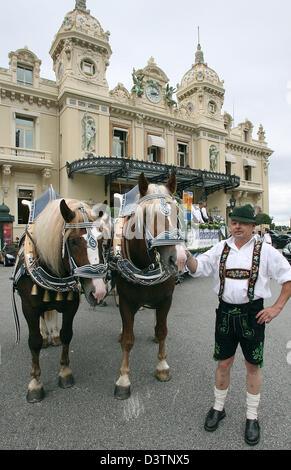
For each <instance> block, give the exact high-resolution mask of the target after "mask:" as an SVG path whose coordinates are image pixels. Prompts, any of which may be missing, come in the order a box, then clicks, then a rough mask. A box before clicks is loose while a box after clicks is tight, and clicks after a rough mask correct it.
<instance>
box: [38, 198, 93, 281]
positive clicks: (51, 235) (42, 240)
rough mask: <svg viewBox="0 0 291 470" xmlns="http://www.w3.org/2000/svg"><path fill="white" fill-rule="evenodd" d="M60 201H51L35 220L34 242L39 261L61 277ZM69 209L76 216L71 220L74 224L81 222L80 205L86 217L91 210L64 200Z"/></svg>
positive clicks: (74, 202)
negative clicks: (74, 212)
mask: <svg viewBox="0 0 291 470" xmlns="http://www.w3.org/2000/svg"><path fill="white" fill-rule="evenodd" d="M60 201H61V199H56V200H54V201H51V202H50V203H49V204H48V205H47V206H46V207H45V208H44V210H43V211H42V212H41V213H40V215H39V217H38V218H37V219H36V222H35V227H34V241H35V243H36V248H37V253H38V256H39V257H40V260H41V261H42V262H44V263H45V264H46V265H47V266H48V268H50V270H51V271H52V273H53V274H55V275H57V276H61V275H63V265H62V230H63V226H64V219H63V216H62V214H61V211H60ZM65 201H66V204H67V205H68V207H69V208H70V209H72V210H73V211H76V216H75V218H74V219H73V220H72V222H74V223H78V222H81V221H83V216H82V213H81V211H78V210H76V209H78V208H79V207H80V206H81V205H82V206H83V207H84V208H85V210H86V212H87V214H88V216H91V209H90V207H89V206H87V205H86V204H85V203H83V202H82V203H81V202H80V201H77V200H76V199H65Z"/></svg>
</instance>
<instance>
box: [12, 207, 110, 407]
mask: <svg viewBox="0 0 291 470" xmlns="http://www.w3.org/2000/svg"><path fill="white" fill-rule="evenodd" d="M99 208H100V206H99V205H97V206H95V207H94V208H93V209H91V208H90V207H89V206H87V205H86V204H84V203H82V202H80V201H77V200H74V199H66V200H65V199H57V200H53V201H51V202H49V203H48V204H47V206H46V207H45V208H44V209H43V210H42V212H41V213H40V215H39V216H38V217H37V218H36V221H35V223H33V224H31V225H28V226H27V229H26V232H25V236H24V237H23V240H22V242H21V245H20V249H19V252H18V257H17V260H16V263H15V269H14V273H13V296H12V298H13V308H14V315H15V320H16V327H17V320H18V314H17V308H16V303H15V300H14V291H18V294H19V295H20V298H21V303H22V311H23V314H24V317H25V319H26V322H27V325H28V330H29V338H28V345H29V348H30V351H31V355H32V369H31V373H30V375H31V380H30V382H29V385H28V392H27V397H26V398H27V401H28V402H30V403H34V402H38V401H41V400H42V399H43V398H44V388H43V384H42V383H41V380H40V376H41V369H40V364H39V355H40V350H41V347H42V344H43V338H42V335H41V333H40V317H41V316H42V317H43V316H44V313H45V312H46V311H51V310H56V311H58V312H61V313H62V327H61V330H60V339H61V343H62V354H61V359H60V364H61V370H60V372H59V386H60V387H62V388H67V387H71V386H72V385H73V384H74V379H73V375H72V371H71V369H70V367H69V363H70V360H69V345H70V341H71V339H72V336H73V330H72V326H73V319H74V316H75V314H76V312H77V310H78V307H79V300H80V283H81V285H82V288H83V291H84V293H85V297H86V299H87V301H88V302H89V304H90V305H92V306H95V305H97V303H98V302H100V301H102V299H103V298H104V296H105V295H106V289H105V283H104V278H105V276H106V273H107V268H108V266H107V255H109V245H110V242H111V231H110V230H111V228H110V222H111V219H110V217H108V215H107V214H104V212H103V211H101V212H100V210H99ZM18 334H19V331H18Z"/></svg>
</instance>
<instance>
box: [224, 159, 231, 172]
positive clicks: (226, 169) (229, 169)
mask: <svg viewBox="0 0 291 470" xmlns="http://www.w3.org/2000/svg"><path fill="white" fill-rule="evenodd" d="M225 173H226V174H227V175H231V162H225Z"/></svg>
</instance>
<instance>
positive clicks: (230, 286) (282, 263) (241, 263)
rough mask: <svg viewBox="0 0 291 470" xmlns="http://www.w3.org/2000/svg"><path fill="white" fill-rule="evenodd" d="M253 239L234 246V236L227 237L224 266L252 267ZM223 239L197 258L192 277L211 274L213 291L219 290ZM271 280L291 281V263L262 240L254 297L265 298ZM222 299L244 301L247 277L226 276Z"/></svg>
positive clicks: (241, 302)
mask: <svg viewBox="0 0 291 470" xmlns="http://www.w3.org/2000/svg"><path fill="white" fill-rule="evenodd" d="M254 243H255V238H254V237H252V238H251V240H250V241H248V242H247V243H246V244H245V245H243V246H242V247H241V248H240V249H239V248H237V247H236V245H235V243H234V238H233V237H231V238H229V239H228V240H227V244H228V245H229V247H230V248H231V250H230V252H229V255H228V257H227V260H226V266H225V267H226V269H234V268H238V269H249V270H250V269H251V264H252V256H253V249H254ZM224 244H225V240H222V241H221V242H219V243H217V244H216V245H215V246H214V247H213V248H211V249H210V250H208V251H206V253H203V254H202V255H199V256H198V258H197V262H198V266H197V271H196V272H195V273H194V274H191V273H189V274H190V275H191V276H192V277H200V276H203V277H208V276H211V275H212V276H213V290H214V292H215V293H216V294H218V293H219V288H220V278H219V263H220V257H221V254H222V251H223V248H224ZM271 278H272V279H274V280H275V281H276V282H278V284H284V283H285V282H287V281H291V266H290V265H289V263H288V261H287V260H286V259H285V258H284V256H283V255H282V254H281V253H280V252H279V251H277V250H276V249H275V248H274V247H272V246H271V245H269V244H268V243H263V245H262V249H261V258H260V265H259V274H258V278H257V282H256V284H255V291H254V300H256V299H259V298H263V299H267V298H269V297H271V296H272V293H271V290H270V286H269V281H270V279H271ZM222 300H224V301H225V302H227V303H230V304H245V303H247V302H249V298H248V279H229V278H225V285H224V292H223V295H222Z"/></svg>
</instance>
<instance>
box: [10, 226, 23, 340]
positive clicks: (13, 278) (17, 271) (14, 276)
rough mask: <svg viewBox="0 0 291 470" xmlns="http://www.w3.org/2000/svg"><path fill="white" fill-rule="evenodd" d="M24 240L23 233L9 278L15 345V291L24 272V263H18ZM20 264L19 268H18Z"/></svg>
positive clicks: (17, 336) (16, 312)
mask: <svg viewBox="0 0 291 470" xmlns="http://www.w3.org/2000/svg"><path fill="white" fill-rule="evenodd" d="M24 238H25V233H24V234H23V235H22V237H21V238H20V240H19V243H18V246H19V250H18V253H17V256H16V260H15V264H14V270H13V274H12V276H11V278H10V280H11V281H12V289H11V303H12V310H13V316H14V324H15V331H16V341H15V343H16V344H19V342H20V323H19V315H18V310H17V305H16V301H15V291H16V290H17V287H16V285H17V282H18V280H19V279H20V278H21V277H22V276H23V274H24V272H25V266H24V263H22V264H21V263H20V258H21V256H22V254H23V250H24V247H23V241H24ZM19 264H20V267H19Z"/></svg>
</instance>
